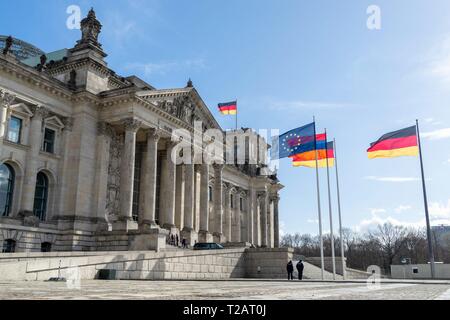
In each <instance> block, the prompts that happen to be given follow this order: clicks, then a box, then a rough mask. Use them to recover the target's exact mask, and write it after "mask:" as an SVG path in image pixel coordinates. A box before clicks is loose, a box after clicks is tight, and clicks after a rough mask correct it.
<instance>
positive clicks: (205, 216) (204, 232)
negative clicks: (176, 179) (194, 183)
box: [199, 163, 213, 242]
mask: <svg viewBox="0 0 450 320" xmlns="http://www.w3.org/2000/svg"><path fill="white" fill-rule="evenodd" d="M200 181H201V183H200V231H199V241H200V242H211V241H213V239H212V235H211V233H210V231H209V165H208V164H207V163H203V164H202V165H201V176H200Z"/></svg>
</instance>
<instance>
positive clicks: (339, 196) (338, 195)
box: [333, 139, 346, 280]
mask: <svg viewBox="0 0 450 320" xmlns="http://www.w3.org/2000/svg"><path fill="white" fill-rule="evenodd" d="M333 147H334V166H335V171H336V189H337V200H338V212H339V238H340V240H341V263H342V278H343V279H344V280H345V278H346V276H345V257H344V238H343V236H342V216H341V195H340V192H339V173H338V161H337V153H336V139H333Z"/></svg>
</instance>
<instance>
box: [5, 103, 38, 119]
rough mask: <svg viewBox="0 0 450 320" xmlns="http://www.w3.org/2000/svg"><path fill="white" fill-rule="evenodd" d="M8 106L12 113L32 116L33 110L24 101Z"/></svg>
mask: <svg viewBox="0 0 450 320" xmlns="http://www.w3.org/2000/svg"><path fill="white" fill-rule="evenodd" d="M10 108H11V110H12V111H13V112H14V113H17V114H20V115H23V116H25V117H32V116H33V112H32V111H31V109H30V108H29V107H28V106H27V105H26V104H25V103H18V104H14V105H12V106H10Z"/></svg>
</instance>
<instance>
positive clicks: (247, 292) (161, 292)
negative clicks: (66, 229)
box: [0, 280, 450, 300]
mask: <svg viewBox="0 0 450 320" xmlns="http://www.w3.org/2000/svg"><path fill="white" fill-rule="evenodd" d="M69 287H70V284H69ZM3 299H37V300H41V299H42V300H47V299H64V300H68V299H77V300H80V299H81V300H83V299H154V300H158V299H163V300H174V299H179V300H184V299H194V300H197V299H198V300H202V299H209V300H211V299H217V300H240V299H250V300H261V299H264V300H290V299H292V300H297V299H298V300H305V299H306V300H311V299H327V300H335V299H340V300H354V299H363V300H372V299H376V300H380V299H393V300H399V299H414V300H416V299H417V300H428V299H444V300H450V284H448V283H447V284H436V283H435V284H427V283H425V282H422V283H401V282H399V283H397V282H396V283H389V282H388V283H382V284H380V286H379V287H371V288H368V287H367V285H366V283H364V282H360V283H354V282H336V283H333V282H299V281H291V282H288V281H287V280H286V281H280V280H279V281H264V280H256V281H255V280H232V281H100V280H88V281H82V282H81V285H80V289H76V288H75V289H74V288H68V283H64V282H43V281H33V282H31V281H30V282H25V281H24V282H5V281H2V282H0V300H3Z"/></svg>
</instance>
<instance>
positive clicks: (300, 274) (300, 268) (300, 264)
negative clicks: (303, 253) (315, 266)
mask: <svg viewBox="0 0 450 320" xmlns="http://www.w3.org/2000/svg"><path fill="white" fill-rule="evenodd" d="M304 267H305V266H304V265H303V262H302V260H300V261H299V262H298V263H297V265H296V268H297V272H298V280H302V279H303V269H304Z"/></svg>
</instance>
